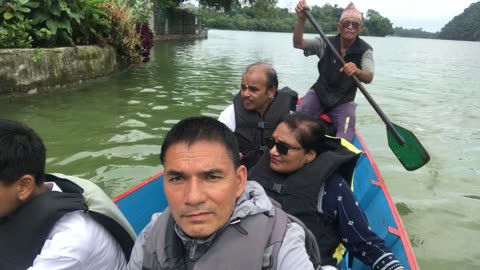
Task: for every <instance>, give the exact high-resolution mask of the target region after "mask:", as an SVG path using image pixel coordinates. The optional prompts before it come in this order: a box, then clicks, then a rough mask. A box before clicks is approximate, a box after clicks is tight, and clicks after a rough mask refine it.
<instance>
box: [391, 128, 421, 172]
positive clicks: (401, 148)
mask: <svg viewBox="0 0 480 270" xmlns="http://www.w3.org/2000/svg"><path fill="white" fill-rule="evenodd" d="M392 125H393V127H394V128H395V130H396V131H397V132H398V133H399V134H400V136H402V138H403V140H404V141H405V144H403V145H402V144H401V143H400V142H398V141H397V140H396V139H395V137H394V136H393V133H392V132H391V131H390V130H389V129H388V128H387V137H388V146H390V149H392V151H393V153H394V154H395V156H397V158H398V160H400V162H401V163H402V165H403V167H405V169H407V170H408V171H414V170H416V169H418V168H420V167H422V166H423V165H425V164H427V163H428V161H429V160H430V155H429V154H428V153H427V150H425V148H424V147H423V146H422V144H421V143H420V142H419V141H418V139H417V137H415V135H414V134H413V133H412V132H411V131H410V130H408V129H405V128H403V127H401V126H399V125H396V124H394V123H392Z"/></svg>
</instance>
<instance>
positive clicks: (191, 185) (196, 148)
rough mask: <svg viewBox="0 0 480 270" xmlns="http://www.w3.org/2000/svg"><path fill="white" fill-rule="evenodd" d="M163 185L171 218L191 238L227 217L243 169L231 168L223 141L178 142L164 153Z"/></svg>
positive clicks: (241, 181)
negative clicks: (189, 143) (221, 142)
mask: <svg viewBox="0 0 480 270" xmlns="http://www.w3.org/2000/svg"><path fill="white" fill-rule="evenodd" d="M164 164H165V174H164V183H163V187H164V190H165V195H166V197H167V201H168V205H169V207H170V210H171V212H172V215H173V218H174V219H175V221H176V223H177V224H178V225H179V226H180V228H182V230H183V231H184V232H185V233H186V234H187V235H189V236H190V237H192V238H196V239H199V238H206V237H208V236H210V235H212V234H213V233H214V232H215V231H217V230H218V229H220V228H221V227H223V226H224V225H225V224H226V223H227V222H228V220H229V218H230V216H231V215H232V213H233V209H234V207H235V202H236V199H237V198H238V197H239V196H240V195H241V194H242V193H243V191H244V189H245V184H246V179H247V176H246V175H247V170H246V168H245V167H244V166H240V167H239V168H238V169H237V170H235V168H234V165H233V162H232V159H231V157H230V155H229V154H228V152H227V150H226V148H225V146H224V145H222V144H220V143H216V142H210V141H198V142H195V143H193V144H191V145H187V144H185V143H184V142H178V143H176V144H174V145H171V146H170V148H168V150H167V152H166V155H165V162H164Z"/></svg>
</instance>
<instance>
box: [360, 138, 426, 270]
mask: <svg viewBox="0 0 480 270" xmlns="http://www.w3.org/2000/svg"><path fill="white" fill-rule="evenodd" d="M355 135H356V136H357V138H358V141H359V142H360V145H361V146H362V148H363V150H362V152H363V153H365V155H366V156H367V158H368V161H369V163H370V164H371V165H372V169H373V172H374V173H375V175H376V177H377V180H378V183H379V187H380V189H381V190H382V192H383V194H384V195H385V198H386V200H387V202H388V206H389V208H390V212H391V213H392V216H393V219H394V221H395V224H396V225H397V228H396V230H397V232H398V234H397V235H398V237H400V240H401V241H402V245H403V249H404V251H405V253H406V255H407V259H408V264H409V266H410V269H411V270H418V269H419V267H418V264H417V260H416V257H415V253H414V252H413V248H412V245H411V243H410V240H409V238H408V236H407V231H406V230H405V226H404V225H403V222H402V219H401V218H400V214H399V213H398V210H397V207H396V206H395V203H394V202H393V199H392V196H391V195H390V192H389V191H388V188H387V185H386V184H385V180H384V179H383V177H382V175H381V173H380V170H379V169H378V166H377V163H376V162H375V160H374V159H373V156H372V154H371V153H370V151H369V150H368V148H367V145H366V144H365V141H364V140H363V138H362V137H361V136H360V133H359V132H358V131H357V130H355ZM387 229H388V228H387ZM389 231H390V230H389Z"/></svg>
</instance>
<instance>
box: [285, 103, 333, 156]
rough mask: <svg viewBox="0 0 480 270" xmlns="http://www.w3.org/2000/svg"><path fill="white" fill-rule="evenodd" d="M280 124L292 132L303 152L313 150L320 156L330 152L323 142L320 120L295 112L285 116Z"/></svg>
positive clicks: (322, 127) (322, 125)
mask: <svg viewBox="0 0 480 270" xmlns="http://www.w3.org/2000/svg"><path fill="white" fill-rule="evenodd" d="M281 123H285V124H286V125H287V127H288V128H289V129H290V130H291V131H292V133H293V135H294V136H295V138H296V139H297V141H298V142H299V143H300V145H301V146H302V147H303V149H304V150H305V152H308V151H310V150H315V151H316V152H317V154H320V153H322V152H325V151H327V150H330V146H329V145H328V144H327V143H326V141H325V139H326V138H325V135H326V134H325V126H324V124H323V123H322V121H321V120H320V119H317V118H314V117H312V116H309V115H306V114H302V113H298V112H297V113H295V114H290V115H288V116H286V117H285V118H284V119H283V120H282V121H281Z"/></svg>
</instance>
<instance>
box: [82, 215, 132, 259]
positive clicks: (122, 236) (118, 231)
mask: <svg viewBox="0 0 480 270" xmlns="http://www.w3.org/2000/svg"><path fill="white" fill-rule="evenodd" d="M88 213H89V215H90V216H91V217H92V218H93V219H94V220H95V221H96V222H98V223H99V224H101V225H102V226H103V227H104V228H105V229H107V231H108V232H110V234H112V236H113V237H114V238H115V239H116V240H117V241H118V243H119V244H120V247H121V248H122V250H123V253H124V254H125V259H126V260H127V262H128V261H130V255H131V254H132V249H133V246H134V244H135V240H133V238H132V237H131V236H130V234H129V233H128V232H127V230H125V228H123V227H122V226H121V225H120V224H118V222H116V221H115V220H114V219H113V218H111V217H109V216H107V215H104V214H101V213H97V212H95V211H89V212H88Z"/></svg>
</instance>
